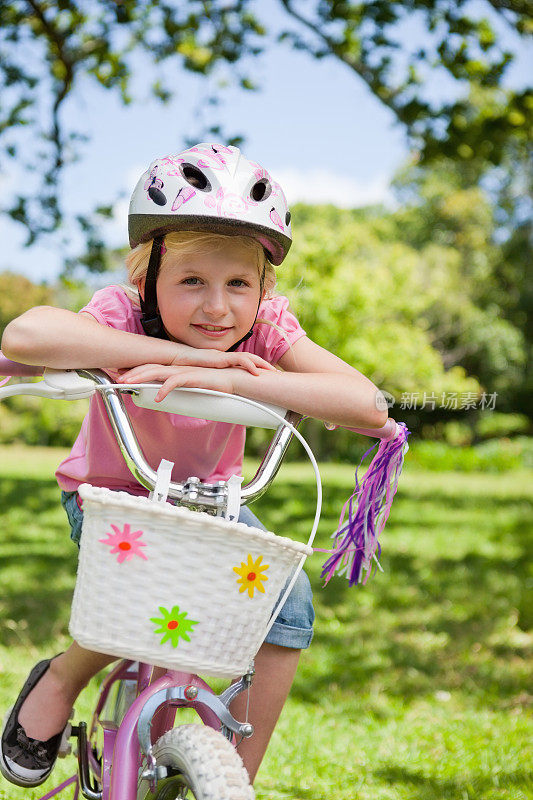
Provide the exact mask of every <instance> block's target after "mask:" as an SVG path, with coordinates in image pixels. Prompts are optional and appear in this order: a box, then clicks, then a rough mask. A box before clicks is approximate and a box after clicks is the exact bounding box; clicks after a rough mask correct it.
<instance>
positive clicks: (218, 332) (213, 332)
mask: <svg viewBox="0 0 533 800" xmlns="http://www.w3.org/2000/svg"><path fill="white" fill-rule="evenodd" d="M192 327H193V328H195V329H196V330H197V331H199V332H200V333H203V334H204V335H205V336H209V337H211V338H212V339H219V338H220V337H222V336H224V335H225V334H226V333H228V331H230V330H231V328H225V327H223V326H222V325H207V324H205V325H199V324H193V325H192Z"/></svg>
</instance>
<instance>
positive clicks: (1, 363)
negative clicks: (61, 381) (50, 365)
mask: <svg viewBox="0 0 533 800" xmlns="http://www.w3.org/2000/svg"><path fill="white" fill-rule="evenodd" d="M43 372H44V367H40V366H37V365H35V364H21V363H20V362H18V361H11V360H10V359H9V358H6V357H5V356H4V355H3V353H2V351H1V350H0V375H6V376H7V375H9V376H10V377H13V378H30V377H38V376H40V375H42V374H43Z"/></svg>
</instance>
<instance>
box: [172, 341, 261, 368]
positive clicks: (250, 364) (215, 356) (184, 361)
mask: <svg viewBox="0 0 533 800" xmlns="http://www.w3.org/2000/svg"><path fill="white" fill-rule="evenodd" d="M178 346H179V348H180V349H179V352H178V353H177V355H175V356H174V358H173V359H172V361H171V362H170V366H176V367H211V368H215V369H226V368H227V367H238V368H239V369H244V370H246V371H247V372H251V374H252V375H259V373H260V372H261V370H263V369H267V370H272V369H275V367H273V366H272V364H269V363H268V361H265V360H264V358H261V356H256V355H255V353H226V352H223V351H221V350H208V349H205V350H202V349H200V348H196V347H188V346H187V345H178Z"/></svg>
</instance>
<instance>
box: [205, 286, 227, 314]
mask: <svg viewBox="0 0 533 800" xmlns="http://www.w3.org/2000/svg"><path fill="white" fill-rule="evenodd" d="M203 309H204V312H205V313H206V314H209V315H210V316H211V317H216V318H219V317H223V316H224V315H225V314H226V313H227V311H228V302H227V297H226V294H225V292H224V290H223V289H215V288H213V289H211V291H209V292H208V294H207V295H206V297H204V302H203Z"/></svg>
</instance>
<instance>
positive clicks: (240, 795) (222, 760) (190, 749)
mask: <svg viewBox="0 0 533 800" xmlns="http://www.w3.org/2000/svg"><path fill="white" fill-rule="evenodd" d="M153 754H154V757H155V759H156V762H157V764H160V765H162V766H165V767H168V770H169V776H168V777H167V778H165V779H164V780H163V781H160V782H159V783H158V784H157V788H156V792H155V794H152V792H151V791H150V788H149V786H148V784H147V783H146V781H143V782H142V784H141V789H140V791H139V793H138V795H137V800H148V799H150V800H180V799H181V798H187V800H254V798H255V793H254V790H253V788H252V787H251V786H250V782H249V780H248V773H247V772H246V770H245V768H244V765H243V763H242V760H241V757H240V756H239V754H238V753H237V751H236V750H235V748H234V747H233V745H232V744H231V742H229V741H228V740H227V739H226V738H225V737H224V736H223V735H222V734H221V733H219V732H217V731H215V730H213V728H209V727H208V726H207V725H199V724H192V725H181V726H180V727H179V728H173V729H172V730H170V731H167V733H165V734H164V735H163V736H161V738H160V739H158V740H157V742H156V743H155V745H154V747H153Z"/></svg>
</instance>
